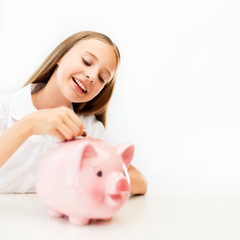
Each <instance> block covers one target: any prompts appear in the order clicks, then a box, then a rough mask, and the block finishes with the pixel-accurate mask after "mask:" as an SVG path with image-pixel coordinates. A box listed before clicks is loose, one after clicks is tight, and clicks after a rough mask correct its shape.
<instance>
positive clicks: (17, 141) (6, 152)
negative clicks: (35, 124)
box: [0, 121, 31, 167]
mask: <svg viewBox="0 0 240 240" xmlns="http://www.w3.org/2000/svg"><path fill="white" fill-rule="evenodd" d="M30 135H31V133H30V129H29V128H28V127H27V126H26V124H23V123H22V121H19V122H17V123H15V124H14V125H13V126H12V127H11V128H9V129H8V130H7V131H6V132H4V133H3V134H2V135H1V136H0V167H2V166H3V164H4V163H5V162H6V161H7V160H8V159H9V158H10V157H11V155H12V154H13V153H14V152H15V151H16V150H17V149H18V148H19V147H20V146H21V145H22V144H23V142H24V141H25V140H26V139H27V138H28V137H29V136H30Z"/></svg>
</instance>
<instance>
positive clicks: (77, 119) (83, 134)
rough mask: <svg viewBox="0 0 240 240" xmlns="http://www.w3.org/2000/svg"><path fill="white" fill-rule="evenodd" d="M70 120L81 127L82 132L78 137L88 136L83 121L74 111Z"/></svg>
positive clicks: (70, 115) (71, 112)
mask: <svg viewBox="0 0 240 240" xmlns="http://www.w3.org/2000/svg"><path fill="white" fill-rule="evenodd" d="M69 118H70V119H71V120H72V121H73V122H74V123H75V124H76V125H77V126H78V127H79V130H80V131H79V133H78V135H77V136H83V137H85V136H87V132H86V129H85V127H84V125H83V123H82V121H81V119H80V118H79V117H78V116H77V114H76V113H75V112H73V111H72V110H70V112H69Z"/></svg>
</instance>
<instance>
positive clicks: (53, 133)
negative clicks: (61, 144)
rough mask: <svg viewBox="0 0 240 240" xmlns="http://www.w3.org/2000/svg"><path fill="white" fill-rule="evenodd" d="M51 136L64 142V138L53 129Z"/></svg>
mask: <svg viewBox="0 0 240 240" xmlns="http://www.w3.org/2000/svg"><path fill="white" fill-rule="evenodd" d="M51 134H52V135H53V136H54V137H56V138H58V139H59V140H60V141H65V140H66V138H65V137H64V136H63V135H62V134H61V133H60V132H59V131H58V130H57V129H55V130H54V131H53V132H52V133H51Z"/></svg>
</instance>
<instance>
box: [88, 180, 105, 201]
mask: <svg viewBox="0 0 240 240" xmlns="http://www.w3.org/2000/svg"><path fill="white" fill-rule="evenodd" d="M89 187H90V186H89ZM104 193H105V186H104V184H103V182H102V181H96V182H93V183H92V184H91V187H90V194H91V196H92V197H93V198H96V199H98V198H99V197H101V196H103V195H104Z"/></svg>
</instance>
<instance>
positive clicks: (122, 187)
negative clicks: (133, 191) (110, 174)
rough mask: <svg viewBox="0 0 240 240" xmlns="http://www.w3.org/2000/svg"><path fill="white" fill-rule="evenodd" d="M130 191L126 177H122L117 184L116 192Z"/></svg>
mask: <svg viewBox="0 0 240 240" xmlns="http://www.w3.org/2000/svg"><path fill="white" fill-rule="evenodd" d="M128 191H130V187H129V184H128V182H127V180H126V179H120V180H118V182H117V185H116V192H128Z"/></svg>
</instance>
